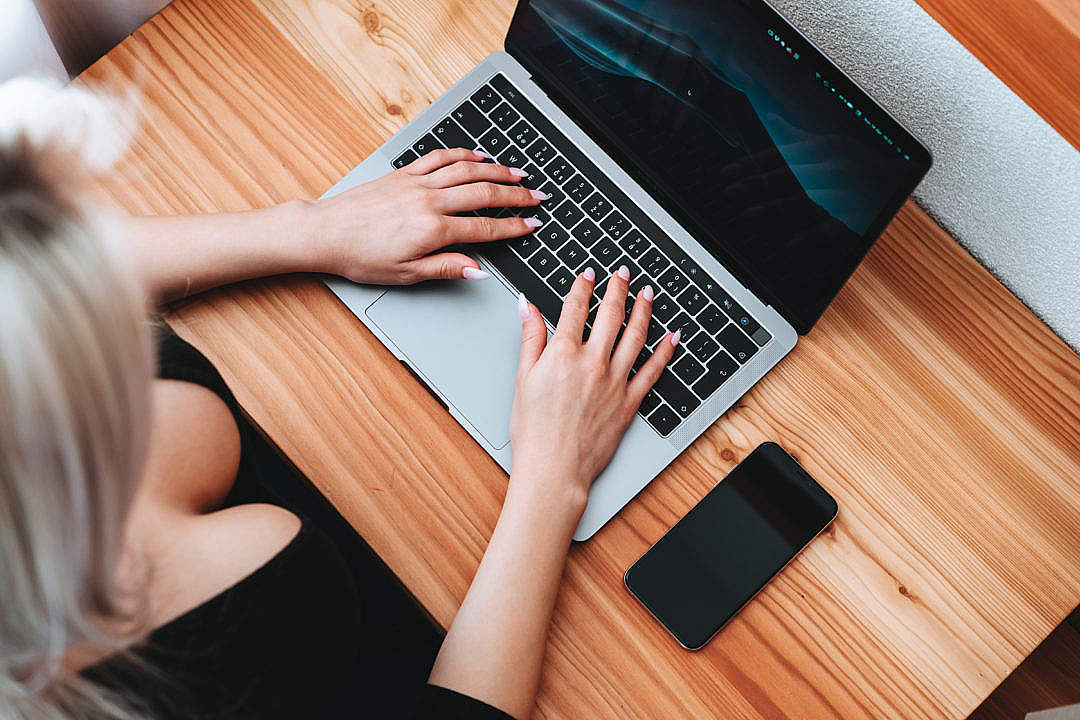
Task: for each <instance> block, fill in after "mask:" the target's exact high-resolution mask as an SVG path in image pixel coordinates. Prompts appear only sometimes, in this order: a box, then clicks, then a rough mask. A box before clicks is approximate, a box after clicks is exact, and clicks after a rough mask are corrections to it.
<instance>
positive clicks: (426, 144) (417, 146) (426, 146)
mask: <svg viewBox="0 0 1080 720" xmlns="http://www.w3.org/2000/svg"><path fill="white" fill-rule="evenodd" d="M441 147H442V144H441V143H440V142H439V141H438V140H436V139H435V136H434V135H432V134H431V133H428V134H427V135H425V136H424V137H422V138H420V139H419V140H417V141H416V142H414V143H413V146H412V149H413V150H415V151H416V154H417V155H419V156H420V157H423V156H424V155H427V154H428V153H429V152H431V151H432V150H438V149H439V148H441Z"/></svg>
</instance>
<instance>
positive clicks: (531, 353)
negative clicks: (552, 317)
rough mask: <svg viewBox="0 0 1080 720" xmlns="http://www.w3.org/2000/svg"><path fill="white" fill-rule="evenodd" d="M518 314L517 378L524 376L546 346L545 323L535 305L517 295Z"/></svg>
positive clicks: (523, 295) (523, 294)
mask: <svg viewBox="0 0 1080 720" xmlns="http://www.w3.org/2000/svg"><path fill="white" fill-rule="evenodd" d="M518 315H520V316H521V358H520V359H519V360H518V375H517V376H518V379H519V380H520V379H521V378H523V377H525V375H526V374H528V372H529V370H531V369H532V366H533V365H535V364H536V361H537V360H539V359H540V354H541V353H543V352H544V348H545V347H546V346H547V325H545V324H544V318H543V316H542V315H541V314H540V311H539V310H537V309H536V306H535V305H533V304H532V303H530V302H529V301H528V300H526V299H525V293H521V294H520V295H518Z"/></svg>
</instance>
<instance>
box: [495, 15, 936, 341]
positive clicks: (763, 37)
mask: <svg viewBox="0 0 1080 720" xmlns="http://www.w3.org/2000/svg"><path fill="white" fill-rule="evenodd" d="M507 49H508V50H509V51H510V52H511V53H513V54H514V56H515V57H517V58H518V59H519V60H520V61H521V62H522V63H523V64H524V65H526V67H528V68H529V70H530V71H532V72H533V73H534V75H535V76H539V77H538V79H539V80H540V81H541V82H542V84H546V85H548V86H549V88H550V89H552V90H554V91H555V94H556V95H557V97H558V98H560V99H561V101H562V102H563V105H564V106H567V105H568V106H569V107H568V108H567V109H568V110H569V111H570V112H571V114H573V115H574V116H575V117H577V118H579V119H581V121H582V124H583V125H584V126H585V127H586V128H587V129H589V130H590V131H592V133H593V135H594V137H596V139H597V140H598V141H599V142H600V143H601V144H602V145H604V146H605V148H606V149H609V151H611V152H612V154H613V155H615V156H616V157H619V158H621V159H623V160H625V161H626V162H625V165H626V169H627V170H628V171H629V172H631V174H634V175H635V176H636V178H637V179H638V180H639V181H640V182H642V184H643V185H644V186H645V187H646V188H647V189H649V190H650V191H651V192H652V193H653V195H654V196H655V197H657V199H658V200H659V201H660V202H661V203H662V204H663V205H664V206H665V207H666V208H667V209H668V210H669V211H670V212H672V214H673V215H675V216H676V218H677V219H679V220H680V221H681V222H683V223H684V224H685V225H686V226H687V227H688V229H689V230H690V231H691V232H692V233H693V234H694V236H695V237H696V238H697V239H698V240H699V241H700V242H701V243H702V244H703V245H704V246H705V247H706V248H707V249H708V250H709V251H710V252H711V253H712V254H713V255H714V256H715V257H717V259H718V260H720V262H722V263H724V264H725V265H727V266H728V267H729V269H731V270H732V272H734V273H735V274H736V276H738V277H740V278H741V279H742V280H743V282H744V283H746V284H747V285H749V286H750V287H751V289H753V290H755V291H757V292H758V293H760V294H761V295H762V296H763V299H764V300H766V302H769V303H770V304H772V305H773V306H774V307H776V308H777V310H778V311H779V312H781V314H783V315H784V316H785V317H786V318H787V319H788V320H789V321H790V322H791V323H792V325H793V326H795V328H796V329H797V330H799V331H800V332H806V331H808V330H809V328H810V327H811V326H812V325H813V323H814V322H815V321H816V320H817V318H818V317H819V316H820V314H821V313H822V312H823V311H824V309H825V307H826V306H827V305H828V303H829V301H831V300H832V298H833V296H834V295H835V294H836V292H837V291H838V290H839V289H840V287H841V286H842V285H843V283H844V281H845V280H846V279H847V278H848V276H849V275H850V274H851V272H852V271H853V270H854V269H855V266H856V265H857V264H858V262H859V261H860V260H861V259H862V257H863V255H864V254H865V253H866V251H867V250H868V249H869V247H870V245H871V243H872V242H873V240H874V239H876V237H877V236H878V235H879V234H880V232H881V230H882V229H884V226H885V224H886V223H887V222H888V221H889V220H890V219H891V217H892V215H893V214H894V213H895V211H896V210H897V209H898V208H899V206H900V204H901V203H902V202H903V200H904V199H905V198H906V197H907V195H908V194H909V193H910V192H911V190H912V189H913V188H914V187H915V185H916V184H917V183H918V180H919V179H920V178H921V177H922V176H923V175H924V174H925V172H926V170H927V169H928V168H929V165H930V159H929V155H928V154H927V152H926V150H925V149H924V148H923V147H922V146H921V145H919V143H918V141H916V140H915V139H914V138H913V137H912V136H911V135H910V134H909V133H907V132H906V131H905V130H903V128H901V127H899V126H898V125H897V124H896V123H895V121H893V120H892V119H891V118H890V117H889V116H888V115H887V113H885V112H884V111H883V110H881V109H880V108H879V107H878V106H877V105H876V104H875V103H874V102H873V101H872V100H870V98H869V97H868V96H866V95H865V94H864V93H863V92H862V91H861V90H859V89H858V88H857V87H856V86H855V85H854V84H853V83H852V82H850V81H849V80H848V79H847V78H846V76H844V75H843V74H842V73H841V72H840V71H839V70H837V69H836V68H835V66H834V65H832V64H831V63H830V62H829V61H828V60H827V59H826V58H825V57H824V56H823V55H821V54H820V53H819V52H818V51H817V50H816V49H815V48H814V47H813V46H812V45H810V44H809V43H808V42H807V41H805V40H804V39H803V38H802V37H801V36H800V35H799V34H798V33H797V32H796V31H795V30H794V29H792V28H791V27H790V26H789V25H788V24H787V23H786V22H784V20H783V19H782V18H781V17H780V16H779V15H777V14H776V13H775V12H774V11H773V10H772V9H771V8H770V7H769V6H768V5H766V4H765V3H763V2H760V0H722V1H720V2H717V1H716V0H709V1H707V2H706V1H704V0H697V1H695V0H676V1H673V0H532V1H531V2H527V3H522V4H521V5H520V6H519V8H518V12H517V14H516V15H515V18H514V21H513V24H512V25H511V28H510V34H509V35H508V37H507Z"/></svg>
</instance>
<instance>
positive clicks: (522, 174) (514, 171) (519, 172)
mask: <svg viewBox="0 0 1080 720" xmlns="http://www.w3.org/2000/svg"><path fill="white" fill-rule="evenodd" d="M510 174H511V175H513V176H514V177H528V176H529V173H527V172H525V171H524V170H522V169H521V168H510Z"/></svg>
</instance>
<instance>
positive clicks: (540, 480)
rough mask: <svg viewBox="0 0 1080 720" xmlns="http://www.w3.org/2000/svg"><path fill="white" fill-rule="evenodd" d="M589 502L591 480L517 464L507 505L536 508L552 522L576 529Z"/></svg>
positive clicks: (509, 488)
mask: <svg viewBox="0 0 1080 720" xmlns="http://www.w3.org/2000/svg"><path fill="white" fill-rule="evenodd" d="M588 500H589V483H588V480H582V479H581V478H578V477H575V476H574V473H572V472H568V471H559V470H556V469H554V468H550V467H549V468H546V469H542V470H541V469H539V468H535V469H534V467H533V466H529V465H525V464H521V463H514V467H513V468H512V469H511V471H510V483H509V485H508V487H507V491H506V504H507V505H509V504H511V503H513V504H516V505H522V506H528V507H530V508H537V509H538V510H539V511H540V512H541V513H542V514H544V515H545V516H546V517H548V518H551V519H558V520H564V521H566V522H568V523H571V524H572V525H573V526H574V527H576V526H577V523H578V521H579V520H580V519H581V515H582V513H584V512H585V505H586V504H587V503H588Z"/></svg>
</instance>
